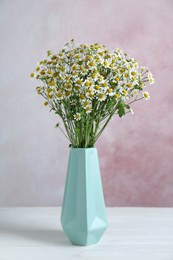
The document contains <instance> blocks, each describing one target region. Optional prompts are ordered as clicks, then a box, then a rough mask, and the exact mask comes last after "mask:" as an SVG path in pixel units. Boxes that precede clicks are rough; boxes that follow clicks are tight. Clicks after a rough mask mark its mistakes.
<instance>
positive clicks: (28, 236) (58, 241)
mask: <svg viewBox="0 0 173 260" xmlns="http://www.w3.org/2000/svg"><path fill="white" fill-rule="evenodd" d="M0 233H1V236H2V237H3V234H4V235H8V234H9V235H10V237H11V238H12V237H13V236H14V239H15V238H16V237H18V238H19V239H20V238H21V239H24V240H27V241H28V242H29V241H37V243H38V242H40V243H45V244H49V245H54V246H58V245H63V246H67V247H69V246H70V245H71V244H70V242H69V241H68V239H67V238H66V236H65V234H64V232H63V231H62V230H58V229H55V230H54V229H52V230H49V229H41V228H37V227H35V228H34V227H32V228H31V227H30V226H27V225H25V226H24V225H23V223H22V224H21V225H19V223H17V224H16V223H14V224H12V223H8V221H7V222H6V221H5V220H3V222H1V221H0Z"/></svg>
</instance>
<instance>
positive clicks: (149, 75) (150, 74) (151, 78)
mask: <svg viewBox="0 0 173 260" xmlns="http://www.w3.org/2000/svg"><path fill="white" fill-rule="evenodd" d="M148 80H149V82H150V84H154V78H153V75H152V73H151V72H149V73H148Z"/></svg>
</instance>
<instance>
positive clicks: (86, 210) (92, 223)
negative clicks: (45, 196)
mask: <svg viewBox="0 0 173 260" xmlns="http://www.w3.org/2000/svg"><path fill="white" fill-rule="evenodd" d="M61 224H62V227H63V230H64V232H65V234H66V235H67V237H68V238H69V240H70V242H71V243H72V244H74V245H80V246H87V245H91V244H95V243H97V242H98V241H99V240H100V238H101V236H102V235H103V233H104V231H105V229H106V228H107V219H106V212H105V203H104V197H103V190H102V182H101V177H100V169H99V162H98V155H97V150H96V148H71V150H70V156H69V163H68V171H67V177H66V185H65V192H64V200H63V205H62V212H61Z"/></svg>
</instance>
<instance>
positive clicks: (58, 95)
mask: <svg viewBox="0 0 173 260" xmlns="http://www.w3.org/2000/svg"><path fill="white" fill-rule="evenodd" d="M56 97H57V99H58V100H62V99H63V98H64V97H63V94H62V92H61V91H58V92H57V93H56Z"/></svg>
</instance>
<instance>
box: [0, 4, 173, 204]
mask: <svg viewBox="0 0 173 260" xmlns="http://www.w3.org/2000/svg"><path fill="white" fill-rule="evenodd" d="M0 35H1V41H0V48H1V53H0V56H1V57H0V60H1V65H0V66H1V68H0V72H1V77H0V78H1V86H0V89H1V94H0V126H1V127H0V206H15V205H18V206H48V205H50V206H51V205H61V203H62V196H63V189H64V181H65V172H66V166H67V160H68V142H66V140H65V138H64V137H63V136H62V134H61V132H59V131H58V130H57V129H55V128H54V125H55V124H56V123H57V122H58V118H57V117H56V116H55V115H54V114H51V113H49V111H48V109H47V108H45V107H43V105H42V104H43V100H42V99H41V98H40V97H39V96H37V95H36V94H35V92H34V86H36V85H37V83H36V82H32V81H30V79H29V78H28V75H29V73H30V72H31V71H32V69H33V68H34V66H35V63H36V62H37V61H39V60H40V59H41V58H42V57H44V55H45V51H46V50H48V49H53V50H59V49H60V48H61V47H62V46H63V44H64V43H66V42H67V41H68V40H70V39H71V38H73V37H74V38H75V39H76V42H77V43H91V42H100V43H103V44H106V45H107V46H109V48H110V49H113V48H116V47H119V48H121V49H123V50H125V51H127V52H128V53H129V54H130V55H131V56H132V57H135V58H136V59H137V60H138V61H139V62H140V64H141V65H147V66H148V67H149V69H150V70H151V71H152V72H153V74H154V76H155V81H156V83H155V86H151V87H150V90H149V91H150V94H151V100H150V101H149V102H146V101H142V102H139V103H138V104H135V105H134V106H133V107H134V111H135V115H134V116H132V115H127V116H126V117H124V118H122V119H119V118H117V117H114V119H113V120H112V122H111V123H110V125H109V126H108V128H107V130H106V131H105V133H104V134H103V136H102V138H101V139H100V140H99V141H98V143H97V148H98V152H99V156H100V165H101V173H102V178H103V187H104V192H105V200H106V204H107V205H109V206H164V207H166V206H173V115H172V113H173V80H172V75H173V72H172V71H173V54H172V50H173V1H171V0H155V1H154V0H153V1H151V0H145V1H139V0H131V1H128V0H127V1H125V0H107V1H106V0H105V1H103V0H102V1H101V0H95V1H91V0H88V1H87V0H86V1H84V0H76V1H72V0H64V1H60V0H59V1H57V0H49V1H48V0H47V1H46V0H43V1H38V0H37V1H36V0H35V1H26V0H23V1H22V0H21V1H20V0H14V1H0Z"/></svg>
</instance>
